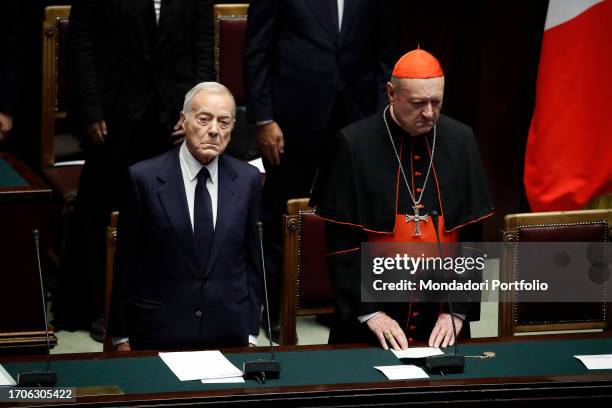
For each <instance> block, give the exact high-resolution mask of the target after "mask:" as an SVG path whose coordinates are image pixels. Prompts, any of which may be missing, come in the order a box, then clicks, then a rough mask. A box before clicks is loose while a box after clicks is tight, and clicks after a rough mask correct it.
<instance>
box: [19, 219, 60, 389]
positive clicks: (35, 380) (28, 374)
mask: <svg viewBox="0 0 612 408" xmlns="http://www.w3.org/2000/svg"><path fill="white" fill-rule="evenodd" d="M32 236H33V238H34V247H35V249H36V263H37V266H38V278H39V280H40V296H41V299H42V310H43V316H44V318H45V337H46V339H47V369H46V370H44V371H40V370H33V371H25V372H21V373H19V374H17V385H18V386H20V387H53V386H55V384H56V383H57V373H56V372H55V371H51V369H50V367H51V361H50V360H49V354H51V344H50V342H49V321H48V319H47V301H46V299H45V288H44V284H43V277H42V268H41V266H40V233H39V232H38V230H37V229H35V230H32Z"/></svg>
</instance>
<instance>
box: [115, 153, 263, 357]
mask: <svg viewBox="0 0 612 408" xmlns="http://www.w3.org/2000/svg"><path fill="white" fill-rule="evenodd" d="M218 171H219V193H218V206H217V208H218V213H217V223H216V227H215V231H214V241H213V245H212V249H211V252H210V255H209V257H208V263H207V266H206V267H205V268H204V269H202V268H200V266H199V262H198V257H197V255H196V252H195V247H194V233H193V230H192V226H191V222H190V218H189V212H188V208H187V200H186V198H185V194H186V193H185V187H184V184H183V176H182V174H181V168H180V164H179V149H178V148H177V149H173V150H171V151H169V152H167V153H165V154H163V155H161V156H158V157H155V158H153V159H150V160H146V161H143V162H141V163H138V164H136V165H134V166H132V167H131V168H130V174H129V181H130V187H129V189H128V190H129V191H128V194H127V205H126V206H125V208H122V210H121V213H120V215H119V228H118V240H119V241H118V245H117V254H116V264H115V265H116V267H115V283H114V285H113V303H112V305H113V308H112V315H111V319H110V324H111V326H110V333H111V334H112V336H113V337H129V339H130V344H131V346H132V348H133V349H186V348H203V347H232V346H246V345H248V340H249V334H257V333H258V332H259V318H260V305H261V303H260V299H261V296H260V295H261V293H260V292H261V283H262V281H261V272H260V271H259V267H258V265H259V258H260V257H259V245H258V238H257V227H256V223H257V220H258V216H259V204H260V200H261V176H260V175H259V172H258V171H257V169H256V168H255V167H253V166H251V165H250V164H247V163H245V162H242V161H239V160H237V159H234V158H232V157H229V156H225V155H221V156H220V157H219V170H218Z"/></svg>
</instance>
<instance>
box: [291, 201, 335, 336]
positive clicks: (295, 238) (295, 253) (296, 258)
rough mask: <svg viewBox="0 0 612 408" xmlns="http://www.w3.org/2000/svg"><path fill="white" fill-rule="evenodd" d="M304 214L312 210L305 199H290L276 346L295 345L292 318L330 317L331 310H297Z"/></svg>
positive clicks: (294, 326) (294, 319) (320, 308)
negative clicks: (278, 334)
mask: <svg viewBox="0 0 612 408" xmlns="http://www.w3.org/2000/svg"><path fill="white" fill-rule="evenodd" d="M306 213H311V214H312V213H314V209H312V208H310V207H309V206H308V199H307V198H300V199H292V200H289V201H288V202H287V214H285V215H283V231H284V233H283V234H284V239H283V281H282V295H281V310H280V316H281V330H280V344H281V345H293V344H297V333H296V318H297V316H309V315H319V314H327V313H333V311H334V308H333V307H332V306H329V307H317V308H302V307H300V299H299V296H300V290H299V288H300V282H301V281H300V275H301V272H302V271H301V269H300V268H301V266H300V248H301V245H300V239H301V217H302V215H303V214H306Z"/></svg>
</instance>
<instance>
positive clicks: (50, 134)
mask: <svg viewBox="0 0 612 408" xmlns="http://www.w3.org/2000/svg"><path fill="white" fill-rule="evenodd" d="M69 15H70V6H49V7H46V8H45V20H44V21H43V30H42V101H41V102H42V106H41V141H40V150H41V164H42V167H43V168H44V167H51V166H53V165H54V164H55V156H56V150H60V149H61V150H66V152H63V153H61V152H58V154H59V155H62V154H64V155H66V156H70V155H71V154H74V153H77V152H78V151H79V147H78V140H77V138H76V137H74V136H73V135H69V133H68V132H66V130H65V128H66V124H65V119H66V111H67V105H68V61H67V58H68V56H67V38H68V25H69ZM63 128H64V129H63ZM60 133H61V134H62V137H63V139H66V140H62V142H58V140H57V136H58V135H59V134H60ZM64 135H65V136H66V137H64ZM60 146H62V147H60Z"/></svg>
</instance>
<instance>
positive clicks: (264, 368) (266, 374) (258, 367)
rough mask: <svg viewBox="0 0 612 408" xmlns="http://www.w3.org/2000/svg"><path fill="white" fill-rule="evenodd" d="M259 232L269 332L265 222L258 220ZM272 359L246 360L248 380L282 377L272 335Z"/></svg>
mask: <svg viewBox="0 0 612 408" xmlns="http://www.w3.org/2000/svg"><path fill="white" fill-rule="evenodd" d="M257 229H258V232H259V249H260V253H261V270H262V274H263V283H264V295H265V299H266V313H267V314H268V333H272V330H271V327H270V304H269V302H268V285H267V283H266V263H265V261H264V250H263V223H262V222H261V221H258V222H257ZM269 340H270V359H269V360H252V361H245V362H244V364H243V366H242V371H243V373H244V374H243V376H244V378H245V379H246V380H249V379H254V380H257V381H258V382H259V383H260V384H263V383H265V382H266V379H267V378H271V379H277V378H279V377H280V372H281V364H280V362H279V361H276V360H275V359H274V345H273V344H272V336H270V339H269Z"/></svg>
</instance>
